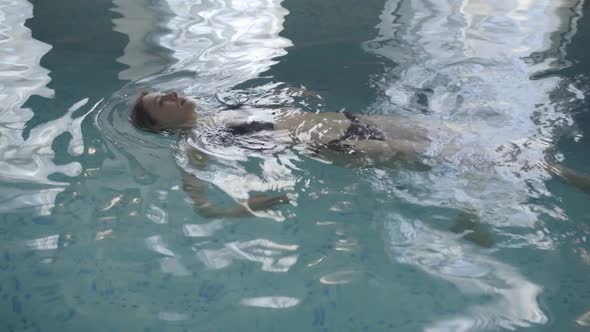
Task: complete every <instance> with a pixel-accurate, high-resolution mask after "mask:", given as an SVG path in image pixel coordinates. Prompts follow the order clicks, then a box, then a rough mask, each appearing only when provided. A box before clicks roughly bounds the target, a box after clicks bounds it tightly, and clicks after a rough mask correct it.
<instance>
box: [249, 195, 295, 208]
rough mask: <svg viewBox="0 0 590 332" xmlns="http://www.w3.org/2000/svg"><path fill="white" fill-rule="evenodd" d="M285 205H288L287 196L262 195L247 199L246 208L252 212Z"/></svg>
mask: <svg viewBox="0 0 590 332" xmlns="http://www.w3.org/2000/svg"><path fill="white" fill-rule="evenodd" d="M287 203H289V198H288V197H287V195H279V196H271V195H264V194H263V195H255V196H251V197H250V198H248V207H249V208H250V209H251V210H252V211H260V210H268V209H270V208H271V207H273V206H275V205H279V204H287Z"/></svg>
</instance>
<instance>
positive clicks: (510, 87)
mask: <svg viewBox="0 0 590 332" xmlns="http://www.w3.org/2000/svg"><path fill="white" fill-rule="evenodd" d="M576 9H578V11H576ZM579 9H580V6H579V1H574V0H562V1H552V2H547V3H539V2H526V1H499V2H494V3H488V2H482V1H467V0H465V1H437V2H435V3H432V2H430V1H411V2H410V1H405V2H403V1H397V0H391V1H388V2H387V4H386V9H385V10H384V11H383V14H382V15H381V23H380V24H379V25H378V29H379V37H378V38H376V39H375V40H373V41H370V42H367V43H366V44H365V48H366V49H367V50H368V51H369V52H373V53H376V54H379V55H381V56H384V57H387V58H389V59H391V60H392V61H394V62H396V63H398V64H399V66H398V67H396V68H395V69H393V70H392V71H391V72H390V73H387V74H385V75H384V77H382V78H379V80H380V82H379V84H380V86H381V88H382V89H383V90H384V94H385V96H386V98H385V99H384V100H382V101H380V102H378V103H376V104H375V105H374V107H373V111H374V112H380V113H388V114H391V113H394V112H401V113H402V114H404V115H408V116H410V117H411V116H414V117H416V116H418V115H416V114H415V113H414V115H411V114H409V112H408V110H409V111H411V112H415V111H416V109H426V110H427V111H428V112H429V113H427V114H425V115H419V117H425V118H437V119H444V120H448V121H455V122H457V123H460V124H461V125H464V126H466V127H468V128H470V129H471V130H472V131H470V132H469V133H467V134H465V135H464V137H463V138H462V139H461V140H460V148H459V149H458V151H457V152H456V153H455V154H454V155H448V154H447V155H444V156H443V157H444V159H445V162H448V163H450V164H451V165H453V166H452V167H451V168H452V169H443V168H440V169H439V172H432V173H429V174H427V175H420V176H412V175H408V177H407V179H406V182H407V183H405V182H404V183H405V184H407V185H408V186H409V187H414V188H421V189H420V190H419V191H420V194H410V195H405V194H404V193H401V192H400V193H398V194H400V195H405V196H404V199H407V200H410V201H412V203H415V204H421V205H436V206H443V205H444V206H449V205H450V206H455V207H458V208H468V209H473V210H476V211H478V213H480V214H481V216H482V217H484V219H486V220H485V221H486V222H489V223H493V224H495V225H498V226H505V225H510V226H526V227H530V226H533V225H535V223H536V222H537V214H538V213H539V211H540V210H546V208H545V207H540V206H530V205H528V204H524V203H525V202H526V200H527V199H528V198H530V197H540V196H543V195H548V194H549V193H548V191H547V189H546V188H545V185H544V181H545V180H547V179H548V178H549V174H547V172H546V171H545V169H544V168H543V167H542V166H543V165H544V156H545V153H546V151H547V149H548V148H551V147H552V144H553V142H554V138H553V131H554V129H555V127H556V126H560V125H570V124H571V123H572V120H571V118H570V117H569V115H568V114H567V113H565V112H561V110H562V108H563V106H562V105H560V104H559V103H558V102H557V101H553V100H552V99H551V98H550V93H551V92H553V91H555V90H556V89H559V88H561V86H560V79H559V78H557V77H549V78H545V79H539V80H531V79H529V77H530V76H531V75H532V74H534V73H537V72H542V71H546V70H548V69H551V68H556V66H558V65H559V63H558V61H559V60H560V58H559V57H560V56H563V48H562V43H567V42H569V39H571V34H573V32H572V30H575V22H576V20H577V19H578V18H579V16H580V14H579ZM561 35H565V36H569V37H568V38H569V39H568V38H566V39H565V40H562V39H560V36H561ZM535 54H537V55H535ZM538 54H541V56H538ZM576 95H579V94H576V93H571V96H570V97H571V98H575V97H576ZM431 138H432V139H433V147H432V150H431V151H430V153H431V154H432V155H434V156H439V157H440V156H441V155H440V153H442V148H441V146H442V145H444V143H445V140H448V139H450V137H445V136H444V134H441V136H439V137H431ZM424 188H428V189H424ZM544 212H545V211H544ZM484 214H485V215H484ZM553 214H554V215H559V213H553Z"/></svg>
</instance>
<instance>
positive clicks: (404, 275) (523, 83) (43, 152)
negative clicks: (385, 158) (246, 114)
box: [0, 0, 590, 331]
mask: <svg viewBox="0 0 590 332" xmlns="http://www.w3.org/2000/svg"><path fill="white" fill-rule="evenodd" d="M589 13H590V4H587V3H585V2H584V1H583V0H555V1H545V2H542V1H532V2H531V1H520V0H502V1H494V2H491V1H484V0H440V1H423V0H413V1H409V0H367V1H363V2H359V1H351V0H340V1H322V2H318V1H310V0H297V1H295V0H248V1H243V0H198V1H197V0H162V1H130V0H113V1H103V0H96V1H91V2H80V1H73V0H60V1H57V2H50V1H36V0H35V1H31V2H28V1H26V0H0V105H2V106H0V112H1V113H0V114H1V116H0V123H1V126H0V151H1V153H0V181H1V182H0V202H1V203H0V211H1V212H2V215H1V222H0V303H1V305H0V331H82V330H83V331H106V330H112V331H235V330H238V329H241V330H246V331H277V330H281V331H498V330H527V331H584V330H586V329H587V328H588V326H590V283H589V282H588V275H590V248H589V245H588V239H587V236H588V234H589V233H590V227H589V223H590V215H589V214H588V210H587V204H588V201H589V199H590V196H589V195H590V193H588V192H584V191H583V190H582V189H583V188H580V186H579V184H576V183H573V184H572V183H566V182H564V181H562V180H560V179H559V178H556V177H554V176H552V175H551V174H550V173H549V172H548V171H547V169H546V167H544V165H546V159H547V158H548V157H550V158H552V159H555V160H557V161H558V163H559V164H561V165H564V166H567V167H569V168H571V169H574V170H576V171H578V172H582V173H590V166H588V165H589V163H590V157H589V156H590V155H589V154H587V153H586V151H587V146H588V144H590V143H589V142H588V136H589V135H590V116H589V114H590V113H589V112H588V111H587V107H588V102H587V97H586V96H587V94H588V91H590V76H589V70H590V69H589V68H590V64H589V63H588V58H589V57H588V56H587V55H588V49H587V47H586V42H587V41H588V38H590V35H588V34H586V33H587V31H590V30H588V29H589V28H590V17H589V16H588V14H589ZM288 87H296V88H306V89H309V90H310V91H315V92H317V93H319V94H321V96H322V97H323V99H321V100H318V99H317V98H314V97H306V96H298V97H289V96H286V95H285V94H284V93H281V91H283V92H284V89H285V88H288ZM144 89H151V90H178V91H182V92H184V93H186V94H189V95H192V96H195V97H196V99H197V100H198V101H199V105H203V107H205V108H208V109H215V108H219V107H220V106H222V103H221V102H220V100H221V101H224V102H227V103H232V102H246V103H264V104H268V103H275V104H279V105H290V106H292V105H295V106H297V107H300V108H302V109H304V110H306V111H310V112H325V111H341V110H346V111H348V112H352V113H361V114H370V115H379V116H382V115H385V116H403V117H405V118H407V119H408V120H409V121H412V119H415V120H442V121H446V122H449V123H455V124H457V125H461V126H469V127H471V128H476V129H477V130H476V131H475V133H473V134H470V135H466V136H465V137H463V138H461V140H460V141H458V143H459V145H458V146H460V148H459V149H458V150H457V151H456V153H454V154H453V155H452V156H449V157H448V158H447V159H446V160H445V161H444V163H438V164H436V165H434V167H433V169H432V170H431V171H430V172H416V171H412V170H407V169H397V168H385V167H378V166H376V167H370V166H367V165H365V166H362V167H342V166H339V165H337V164H333V163H330V162H327V161H326V160H323V159H322V158H319V157H317V156H315V155H313V154H310V153H307V152H306V151H302V150H301V149H295V148H292V147H288V146H287V147H283V148H281V149H279V150H272V151H267V152H264V151H263V152H260V151H253V150H251V149H250V150H249V149H248V148H245V147H244V146H238V147H236V146H227V145H224V144H221V143H219V142H217V141H215V140H214V139H213V140H208V139H203V140H197V141H194V142H191V144H194V145H195V146H197V147H198V148H200V149H201V150H203V151H206V152H207V153H208V154H210V155H211V156H212V157H211V158H210V162H209V163H208V165H207V169H205V170H197V169H191V168H190V166H187V165H186V163H185V159H186V157H187V155H186V153H185V151H184V150H183V146H184V145H183V144H185V143H183V142H180V143H179V142H178V141H177V139H176V137H174V136H162V135H160V136H158V135H153V134H148V133H143V132H139V131H137V130H136V129H134V128H133V127H132V126H131V125H130V124H129V123H128V120H127V108H128V103H129V101H130V100H131V99H132V98H133V96H135V95H136V94H137V93H138V92H139V91H141V90H144ZM432 140H433V146H435V147H436V146H437V143H442V142H445V137H444V136H440V137H433V138H432ZM255 143H256V142H255ZM253 144H254V143H253ZM256 144H257V143H256ZM184 171H188V172H192V174H193V175H195V176H198V177H200V178H202V179H204V180H206V181H207V182H208V183H209V184H210V186H209V187H208V190H207V192H208V196H209V198H210V199H211V200H212V201H214V202H216V203H218V204H220V205H223V206H227V207H229V206H231V205H232V204H236V202H238V201H240V200H241V199H244V198H246V197H248V195H249V194H252V193H267V194H287V195H288V196H289V198H290V203H289V204H288V205H282V206H280V207H278V208H277V209H274V210H272V211H266V212H260V213H257V215H256V216H252V217H245V218H239V219H229V218H213V219H207V218H205V217H204V216H202V215H200V214H199V213H198V212H197V211H195V209H194V207H193V204H192V202H191V201H190V199H189V198H188V195H187V194H186V193H185V192H184V191H183V190H182V180H181V174H182V172H184Z"/></svg>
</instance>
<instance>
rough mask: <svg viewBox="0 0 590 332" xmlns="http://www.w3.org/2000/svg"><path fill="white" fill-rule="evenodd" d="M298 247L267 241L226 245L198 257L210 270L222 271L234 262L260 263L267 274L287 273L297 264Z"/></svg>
mask: <svg viewBox="0 0 590 332" xmlns="http://www.w3.org/2000/svg"><path fill="white" fill-rule="evenodd" d="M298 248H299V246H297V245H285V244H280V243H275V242H273V241H271V240H267V239H255V240H251V241H244V242H230V243H226V244H225V245H224V247H223V248H221V249H203V250H199V252H198V253H197V256H198V257H199V259H200V260H201V261H202V262H203V264H205V265H206V266H207V267H208V268H211V269H222V268H225V267H228V266H229V265H231V264H232V263H233V261H234V260H248V261H251V262H258V263H260V264H261V265H262V267H261V269H262V270H263V271H267V272H287V271H289V269H290V268H291V267H292V266H293V265H295V263H297V260H298V258H299V255H297V254H294V253H295V252H296V250H297V249H298Z"/></svg>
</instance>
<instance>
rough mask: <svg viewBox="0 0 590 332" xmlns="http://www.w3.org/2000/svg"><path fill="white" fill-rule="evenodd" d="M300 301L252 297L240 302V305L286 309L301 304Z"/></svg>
mask: <svg viewBox="0 0 590 332" xmlns="http://www.w3.org/2000/svg"><path fill="white" fill-rule="evenodd" d="M299 302H301V300H300V299H298V298H295V297H287V296H261V297H250V298H244V299H242V300H240V304H241V305H243V306H247V307H258V308H273V309H284V308H291V307H294V306H296V305H298V304H299Z"/></svg>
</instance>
